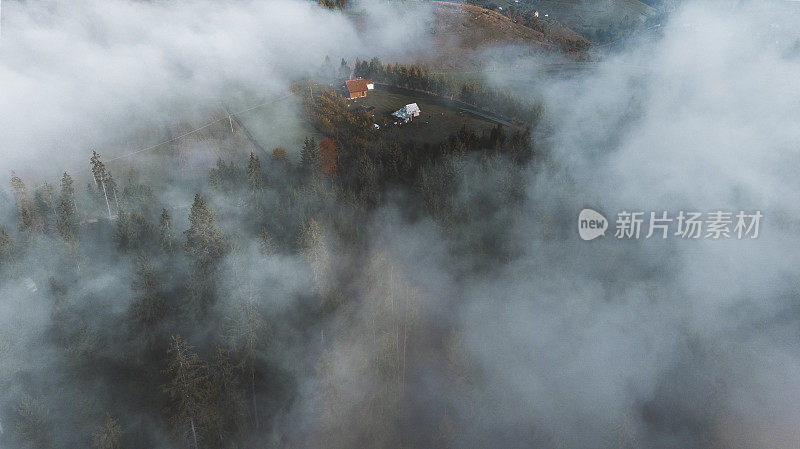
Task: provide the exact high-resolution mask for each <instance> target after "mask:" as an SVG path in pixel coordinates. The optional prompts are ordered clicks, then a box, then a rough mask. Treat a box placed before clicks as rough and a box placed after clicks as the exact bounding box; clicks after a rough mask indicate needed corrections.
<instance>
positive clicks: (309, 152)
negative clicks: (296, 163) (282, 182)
mask: <svg viewBox="0 0 800 449" xmlns="http://www.w3.org/2000/svg"><path fill="white" fill-rule="evenodd" d="M300 168H301V170H302V171H303V173H304V174H307V175H308V174H313V175H316V174H318V173H319V172H320V171H321V170H322V161H321V158H320V151H319V147H318V146H317V141H316V140H315V139H314V138H313V137H306V140H305V141H304V143H303V150H302V152H301V153H300Z"/></svg>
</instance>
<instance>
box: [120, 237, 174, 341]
mask: <svg viewBox="0 0 800 449" xmlns="http://www.w3.org/2000/svg"><path fill="white" fill-rule="evenodd" d="M133 290H134V291H135V292H136V298H135V299H134V300H133V302H132V303H131V306H130V310H129V314H130V318H131V320H132V321H133V322H134V323H136V324H137V325H138V326H137V327H138V328H140V329H142V330H145V331H149V330H151V329H152V328H153V327H154V326H156V325H157V324H158V323H159V322H161V321H162V320H163V319H164V318H165V317H166V315H167V312H168V308H167V302H166V299H165V297H164V293H163V291H162V286H161V281H160V280H159V279H158V276H157V275H156V272H155V269H154V268H153V265H152V264H151V263H150V261H149V260H148V259H147V256H146V255H145V254H144V253H141V254H139V257H138V258H137V267H136V280H135V281H134V283H133Z"/></svg>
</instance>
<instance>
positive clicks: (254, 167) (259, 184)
mask: <svg viewBox="0 0 800 449" xmlns="http://www.w3.org/2000/svg"><path fill="white" fill-rule="evenodd" d="M247 181H248V183H249V184H250V190H251V191H253V192H258V191H260V190H261V189H262V188H263V186H264V178H263V175H262V172H261V160H260V159H259V158H258V156H256V155H255V154H254V153H252V152H251V153H250V162H249V163H248V164H247Z"/></svg>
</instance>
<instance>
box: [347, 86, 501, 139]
mask: <svg viewBox="0 0 800 449" xmlns="http://www.w3.org/2000/svg"><path fill="white" fill-rule="evenodd" d="M409 103H417V105H419V108H420V111H421V113H420V116H419V117H416V118H414V120H413V121H412V122H411V123H406V124H403V125H397V126H395V125H393V124H392V122H393V118H392V117H391V113H392V112H394V111H396V110H398V109H400V108H402V107H403V106H405V105H407V104H409ZM358 106H374V107H375V119H376V121H378V122H379V123H386V124H388V125H389V126H386V127H384V131H385V132H391V133H395V135H396V137H397V138H398V139H399V140H413V141H415V142H418V143H425V142H429V143H434V142H439V141H441V140H442V139H444V138H445V137H447V136H448V135H450V134H453V133H455V132H456V131H457V130H458V129H459V128H461V126H463V125H467V126H468V127H470V128H472V129H474V130H475V131H477V132H478V133H480V132H481V131H483V130H488V129H490V128H492V127H494V126H495V123H494V122H492V121H490V120H487V119H485V118H483V117H478V116H476V115H474V114H471V113H469V112H462V110H461V109H460V108H459V107H458V106H457V105H455V104H453V103H452V102H449V101H448V100H447V99H443V98H439V97H434V96H431V95H426V94H423V93H417V92H412V91H407V90H404V89H396V88H383V87H376V89H375V90H371V91H369V93H368V94H367V96H366V98H359V99H356V100H351V102H350V107H351V108H355V107H358Z"/></svg>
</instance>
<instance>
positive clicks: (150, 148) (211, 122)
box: [107, 92, 294, 162]
mask: <svg viewBox="0 0 800 449" xmlns="http://www.w3.org/2000/svg"><path fill="white" fill-rule="evenodd" d="M292 95H294V93H291V92H290V93H288V94H286V95H284V96H282V97H280V98H277V99H275V100H271V101H265V102H264V103H261V104H257V105H255V106H252V107H249V108H247V109H242V110H241V111H238V112H234V113H232V114H228V115H226V116H225V117H222V118H219V119H217V120H212V121H210V122H208V123H206V124H205V125H202V126H200V127H199V128H195V129H193V130H191V131H187V132H185V133H183V134H181V135H179V136H175V137H173V138H171V139H167V140H165V141H163V142H159V143H157V144H155V145H152V146H149V147H147V148H142V149H140V150H136V151H132V152H130V153H126V154H121V155H119V156H115V157H112V158H110V159H108V160H107V161H108V162H111V161H115V160H117V159H122V158H126V157H128V156H133V155H135V154H139V153H144V152H146V151H150V150H154V149H156V148H158V147H160V146H161V145H165V144H168V143H171V142H174V141H176V140H179V139H182V138H184V137H186V136H188V135H190V134H194V133H196V132H198V131H200V130H203V129H205V128H208V127H209V126H211V125H214V124H217V123H219V122H221V121H223V120H227V119H228V117H229V116H230V115H234V116H235V115H240V114H244V113H246V112H250V111H252V110H254V109H258V108H261V107H264V106H266V105H269V104H273V103H277V102H279V101H282V100H285V99H287V98H289V97H291V96H292Z"/></svg>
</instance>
